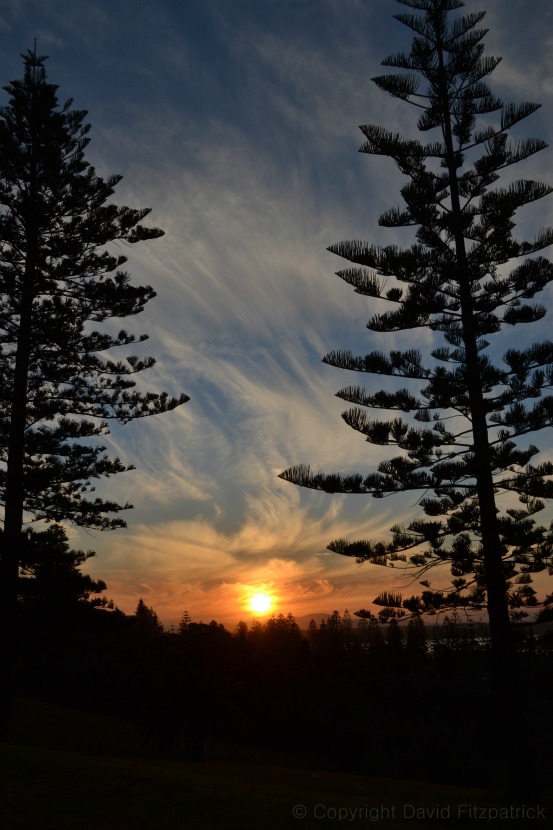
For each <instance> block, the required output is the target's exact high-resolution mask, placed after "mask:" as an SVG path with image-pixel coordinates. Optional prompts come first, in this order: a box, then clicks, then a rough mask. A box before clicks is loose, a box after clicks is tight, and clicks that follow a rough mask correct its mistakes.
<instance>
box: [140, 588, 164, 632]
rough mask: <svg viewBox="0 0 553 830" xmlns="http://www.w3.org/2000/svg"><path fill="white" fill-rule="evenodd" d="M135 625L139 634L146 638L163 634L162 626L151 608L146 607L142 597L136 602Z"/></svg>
mask: <svg viewBox="0 0 553 830" xmlns="http://www.w3.org/2000/svg"><path fill="white" fill-rule="evenodd" d="M134 616H135V617H136V625H137V627H138V630H139V632H140V634H141V635H142V636H144V637H146V638H151V637H157V636H159V635H160V634H163V625H162V624H161V622H160V621H159V617H158V615H157V614H156V612H155V611H154V609H153V608H151V607H149V606H148V605H146V603H145V602H144V600H143V599H142V597H141V598H140V599H139V600H138V604H137V606H136V611H135V612H134Z"/></svg>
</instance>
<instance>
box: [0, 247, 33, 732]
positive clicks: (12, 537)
mask: <svg viewBox="0 0 553 830" xmlns="http://www.w3.org/2000/svg"><path fill="white" fill-rule="evenodd" d="M29 241H30V244H29V248H28V251H27V260H26V264H25V275H24V282H23V287H22V296H21V310H20V316H19V334H18V339H17V350H16V357H15V368H14V379H13V394H12V401H11V415H10V432H9V438H8V461H7V471H6V504H5V511H4V536H3V547H2V552H1V556H0V666H1V667H2V674H3V681H2V683H1V684H0V690H1V691H0V740H3V741H5V740H7V739H8V737H9V728H10V721H11V708H12V694H13V688H14V678H13V668H14V657H15V654H16V648H17V640H18V634H19V626H18V620H17V587H18V578H19V550H20V546H21V532H22V528H23V502H24V478H23V470H24V461H25V428H26V423H27V386H28V375H29V366H30V354H31V342H32V333H31V330H32V312H33V299H34V286H35V260H36V257H35V251H36V236H35V238H34V239H32V240H29Z"/></svg>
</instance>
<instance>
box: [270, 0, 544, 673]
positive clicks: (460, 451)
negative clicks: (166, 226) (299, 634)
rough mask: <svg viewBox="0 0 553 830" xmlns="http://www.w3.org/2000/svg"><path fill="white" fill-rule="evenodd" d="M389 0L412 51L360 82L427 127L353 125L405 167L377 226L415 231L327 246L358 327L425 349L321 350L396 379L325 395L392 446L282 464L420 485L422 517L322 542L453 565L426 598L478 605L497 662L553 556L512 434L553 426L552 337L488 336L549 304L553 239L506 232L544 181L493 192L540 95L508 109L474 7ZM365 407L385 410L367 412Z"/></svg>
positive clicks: (344, 482)
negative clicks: (365, 304) (506, 341)
mask: <svg viewBox="0 0 553 830" xmlns="http://www.w3.org/2000/svg"><path fill="white" fill-rule="evenodd" d="M397 2H399V3H400V4H401V5H403V6H407V7H408V8H409V9H411V10H414V11H418V12H422V14H415V13H402V14H398V15H396V16H395V17H396V19H397V20H399V21H400V22H401V23H403V24H405V25H406V26H407V27H409V28H410V29H412V30H413V31H414V32H415V37H414V38H413V41H412V46H411V51H410V52H409V53H403V52H399V53H397V54H393V55H391V56H390V57H388V58H386V60H385V61H384V62H383V65H384V66H386V67H390V68H392V69H394V70H401V71H400V72H399V73H393V74H386V75H383V76H380V77H377V78H374V79H373V80H374V81H375V83H376V84H377V86H378V87H379V88H380V89H381V90H383V91H385V92H387V93H389V94H390V95H392V96H393V97H395V98H398V99H399V100H401V101H403V102H409V103H411V104H414V105H415V106H416V107H417V111H418V112H419V113H420V117H419V119H418V123H417V127H418V129H419V130H420V131H421V132H422V133H425V134H426V133H429V134H431V139H430V140H428V141H427V142H423V141H422V140H418V139H411V138H403V137H401V136H400V135H399V134H398V133H397V132H395V133H394V132H392V131H390V130H387V129H384V128H383V127H381V126H375V125H368V126H364V127H362V128H361V129H362V132H363V133H364V136H365V139H366V141H365V143H364V144H363V146H362V147H361V152H364V153H369V154H372V155H376V156H385V157H388V158H391V159H393V160H394V162H395V163H396V165H397V167H398V168H399V170H400V171H401V172H402V173H403V174H405V176H406V177H407V179H408V181H407V183H406V184H405V186H404V187H403V188H402V190H401V195H402V197H403V201H404V204H403V205H402V206H401V207H398V208H392V209H390V210H388V211H387V212H386V213H384V214H383V215H382V216H381V218H380V225H382V226H384V227H387V228H403V227H407V228H416V241H415V242H414V244H412V245H411V246H410V247H407V248H400V247H398V246H396V245H389V246H387V247H378V246H376V245H371V244H368V243H365V242H359V241H353V242H341V243H339V244H336V245H333V246H331V247H330V248H329V250H330V251H332V252H334V253H336V254H337V255H339V256H341V257H343V258H345V259H346V260H348V261H349V262H350V263H352V264H353V266H352V267H348V268H347V269H345V270H342V271H339V272H338V276H339V277H341V278H342V279H343V280H345V282H347V283H349V284H350V285H352V286H353V287H354V289H355V291H356V292H357V293H358V294H360V295H364V296H367V297H370V298H371V302H372V303H374V304H375V305H379V304H380V303H383V304H384V306H383V310H378V311H377V312H376V313H375V314H374V316H373V317H372V318H371V319H370V320H369V322H368V324H367V327H368V329H369V330H370V331H371V332H374V333H375V335H378V334H380V333H386V332H407V333H408V334H409V335H410V337H411V339H412V338H413V335H411V334H410V333H411V332H414V333H416V332H417V330H422V331H425V332H427V333H431V334H432V337H433V338H434V342H435V347H434V348H433V349H432V351H430V354H429V355H427V356H425V355H424V354H423V353H421V351H420V350H418V349H416V348H414V347H413V345H412V344H411V345H410V346H409V347H408V348H406V349H404V350H403V351H400V350H394V351H390V352H389V353H385V352H382V351H377V350H374V351H371V352H369V353H368V354H367V355H365V356H354V355H353V354H352V353H350V352H348V351H343V350H342V351H341V350H337V351H333V352H331V353H330V354H328V355H326V357H325V358H324V362H326V363H328V364H330V365H332V366H337V367H340V368H343V369H348V370H352V371H357V372H366V373H368V374H370V375H373V376H374V377H375V378H378V377H385V378H391V379H394V378H402V379H406V380H407V383H408V385H407V386H405V387H403V388H399V389H397V388H396V390H395V391H393V390H392V391H390V386H389V385H388V386H387V388H382V389H380V390H379V389H378V388H375V386H374V381H373V387H372V389H370V390H366V389H363V388H362V387H360V386H359V385H350V386H348V387H346V388H345V389H343V390H341V391H340V392H338V393H337V394H338V397H340V398H342V399H344V400H346V401H348V402H350V403H351V404H353V408H350V409H348V410H347V411H346V412H344V413H343V418H344V420H345V421H346V423H347V424H348V425H349V426H351V427H352V428H353V429H355V430H357V431H359V432H360V433H361V434H362V435H364V436H365V438H366V440H367V441H368V442H369V443H371V444H375V445H382V446H388V445H391V446H395V447H398V448H399V449H400V450H401V454H400V455H398V456H396V457H393V458H387V459H386V460H383V461H382V462H381V463H380V464H379V466H378V468H377V471H376V472H373V473H370V474H369V475H364V474H352V475H339V474H324V473H314V472H313V471H312V470H311V469H310V468H309V467H308V466H303V465H300V466H296V467H293V468H291V469H289V470H286V471H285V472H284V473H282V474H281V477H282V478H284V479H285V480H288V481H291V482H293V483H295V484H299V485H301V486H305V487H312V488H315V489H318V490H324V491H327V492H330V493H335V492H337V493H366V494H370V495H372V496H374V497H376V498H381V497H383V496H385V495H388V494H393V493H401V492H418V493H420V494H421V497H420V502H419V503H420V505H421V507H422V509H423V510H424V513H425V514H426V516H425V517H423V518H420V519H417V520H415V521H412V522H410V523H409V524H408V525H407V527H404V526H402V525H400V524H398V525H396V526H394V527H393V528H392V538H391V539H390V540H384V541H374V540H362V541H358V542H349V541H347V540H345V539H338V540H336V541H334V542H332V543H331V544H330V545H329V548H330V549H331V550H332V551H335V552H336V553H339V554H343V555H346V556H353V557H355V558H356V559H357V561H359V562H370V563H373V564H378V565H394V564H395V563H398V562H400V563H405V564H404V566H405V567H407V568H408V569H411V570H412V571H414V573H415V574H416V575H417V574H418V575H419V577H420V576H422V575H425V577H426V575H427V572H428V571H429V569H430V568H432V567H433V566H434V565H441V564H444V563H448V565H449V567H450V569H451V574H452V577H453V580H452V582H451V585H450V586H449V587H448V588H447V589H445V590H440V591H434V590H433V589H431V588H430V583H429V582H428V581H425V582H424V583H423V585H424V587H425V588H427V589H428V591H427V592H426V594H425V596H426V601H427V602H428V603H429V604H430V607H431V608H432V609H433V610H435V608H436V607H438V606H444V605H445V606H447V605H452V606H455V605H466V606H473V607H477V608H478V607H479V608H487V610H488V615H489V621H490V633H491V640H492V648H493V652H494V654H495V656H496V657H497V658H498V660H499V662H504V661H507V662H508V661H509V658H510V655H511V653H512V636H511V629H510V617H509V609H510V608H513V607H515V608H516V607H524V606H530V607H532V606H534V605H536V604H537V600H536V597H535V595H534V593H533V589H532V588H531V587H530V585H529V582H530V581H531V574H532V573H534V572H537V571H542V570H545V569H546V568H550V569H551V566H552V564H553V561H552V557H551V550H552V543H553V535H552V532H551V529H550V528H546V527H544V526H541V525H539V524H538V523H537V522H536V520H535V518H534V516H535V514H537V513H538V512H539V511H540V510H542V509H543V507H544V504H545V500H546V499H548V498H550V497H551V496H552V495H553V482H552V481H551V480H550V476H551V475H552V474H553V464H552V463H551V462H550V461H548V460H541V461H537V462H536V461H535V460H534V459H535V456H536V455H537V453H538V449H537V447H536V446H535V445H534V444H532V443H530V444H526V443H525V439H526V436H527V435H529V434H531V433H534V432H537V431H539V430H542V429H544V428H546V427H549V426H551V425H552V423H553V421H552V419H553V397H552V396H551V395H549V394H547V393H548V390H550V389H551V386H552V383H553V342H551V341H549V340H546V341H544V342H540V343H537V344H535V345H531V346H528V347H524V348H515V347H511V348H508V349H507V351H506V352H505V353H504V354H503V357H502V360H500V359H499V357H498V353H497V347H496V351H495V352H494V351H493V348H492V347H493V341H494V335H497V334H498V333H499V332H501V331H502V330H504V329H505V328H508V329H510V328H511V327H514V326H516V325H519V324H522V323H532V322H534V321H537V320H540V319H541V318H542V317H543V316H544V314H545V311H546V309H545V307H544V306H543V305H540V304H534V303H533V302H532V298H533V297H534V296H535V295H536V294H537V293H539V292H540V291H542V290H543V289H544V288H545V287H546V286H547V285H548V284H549V283H550V282H551V281H552V279H553V264H552V263H551V262H549V261H548V260H546V259H545V258H544V257H543V256H541V255H539V252H540V251H541V250H542V249H545V248H546V247H547V246H549V245H551V244H552V243H553V231H552V230H551V229H543V230H540V231H539V232H538V233H537V234H536V236H535V238H534V239H533V240H530V241H519V240H517V239H515V237H514V236H513V230H514V227H515V222H514V217H515V213H516V211H517V210H518V209H519V208H521V207H523V206H524V205H527V204H530V203H531V202H534V201H536V200H539V199H541V198H542V197H545V196H547V195H548V194H550V193H551V192H552V189H553V188H551V186H549V185H546V184H542V183H540V182H536V181H528V180H524V179H521V180H516V181H510V182H509V183H508V184H507V185H506V186H505V187H499V186H496V182H497V180H498V179H499V177H500V176H501V175H502V173H503V171H504V170H505V169H506V168H509V167H511V166H512V165H515V164H518V163H519V162H522V161H523V160H524V159H527V158H528V157H529V156H532V155H533V154H534V153H537V152H538V151H540V150H542V149H544V148H545V146H546V145H545V143H544V142H543V141H542V140H540V139H535V138H523V139H520V138H516V139H512V138H510V137H509V133H510V131H511V128H513V127H515V125H517V124H518V123H519V122H521V121H522V120H523V119H525V118H526V117H528V116H530V115H531V114H532V113H534V112H535V111H536V110H537V109H538V107H539V105H538V104H536V103H524V104H520V105H516V104H504V103H503V102H502V101H501V100H499V98H497V97H496V96H494V95H493V94H492V93H491V91H490V89H489V87H488V84H487V82H486V79H487V76H488V75H490V73H492V72H493V70H494V68H495V67H496V66H497V64H498V63H499V58H493V57H485V56H484V53H483V48H484V47H483V44H482V40H483V37H484V35H485V32H486V30H484V29H481V28H479V24H480V23H481V21H482V19H483V17H484V12H480V13H471V14H468V15H466V16H462V17H453V15H452V12H455V11H457V10H458V9H460V8H461V7H462V6H463V5H464V4H463V3H462V2H460V0H397ZM493 114H495V115H493ZM494 119H495V121H494ZM480 122H481V123H480ZM513 261H514V262H515V265H514V267H513ZM444 341H445V342H444ZM367 410H369V411H370V410H386V411H388V412H389V413H390V415H389V416H388V417H386V418H384V419H382V420H379V419H376V418H373V417H371V415H370V414H369V413H368V412H367ZM398 413H406V414H407V415H406V417H400V415H399V414H398ZM519 439H520V440H519ZM517 497H518V499H519V502H520V507H517V506H516V498H517ZM549 599H550V598H549ZM410 602H411V605H412V606H416V604H417V602H418V603H419V607H418V608H416V609H415V608H414V607H413V608H412V610H424V606H425V601H424V598H423V599H421V598H412V600H411V601H410Z"/></svg>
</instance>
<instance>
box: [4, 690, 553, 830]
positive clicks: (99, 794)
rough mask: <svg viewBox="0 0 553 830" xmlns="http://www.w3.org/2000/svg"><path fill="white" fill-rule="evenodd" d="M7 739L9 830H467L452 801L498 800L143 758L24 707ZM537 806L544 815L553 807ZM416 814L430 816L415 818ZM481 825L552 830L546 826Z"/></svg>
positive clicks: (119, 729) (277, 769)
mask: <svg viewBox="0 0 553 830" xmlns="http://www.w3.org/2000/svg"><path fill="white" fill-rule="evenodd" d="M14 737H15V741H14V743H13V744H12V745H9V746H3V747H1V748H0V827H2V828H6V830H22V829H23V828H25V829H26V828H29V830H30V829H31V828H32V830H81V828H82V830H89V828H90V830H92V828H95V830H96V828H98V827H100V828H102V830H184V829H185V828H186V830H210V829H211V828H214V829H215V828H217V830H218V829H219V828H221V830H233V828H240V829H241V830H287V828H295V830H300V828H305V829H306V830H307V828H309V829H310V830H311V828H317V830H320V828H324V827H335V828H336V827H343V826H349V827H381V828H385V830H400V828H404V827H406V826H409V827H413V828H425V827H436V828H438V827H444V826H445V827H449V826H450V827H452V828H465V827H466V828H474V826H475V818H474V815H473V816H472V818H471V817H470V815H468V814H464V819H465V820H462V821H460V820H459V813H458V805H460V804H474V805H480V806H486V805H490V804H493V803H496V802H495V801H494V799H493V798H491V797H490V796H489V795H487V794H486V793H483V792H482V791H478V790H470V789H461V788H455V787H449V786H439V785H434V784H420V783H416V782H406V781H396V780H392V779H378V778H366V777H363V776H355V775H347V774H339V773H332V772H325V771H321V770H315V769H311V770H310V769H297V768H294V767H293V759H290V764H286V765H283V764H282V763H281V764H279V765H278V766H276V765H275V764H271V763H266V762H265V763H263V764H261V765H254V764H252V763H242V762H240V763H238V762H234V763H221V762H217V763H216V762H204V763H197V764H193V763H187V762H171V761H158V760H148V759H144V758H141V757H140V755H139V750H138V747H137V745H136V739H135V737H134V733H133V730H132V727H131V726H130V725H128V724H126V723H125V722H124V721H119V720H116V719H112V718H104V717H100V716H97V715H88V714H83V713H79V712H73V711H70V710H65V709H58V708H57V707H49V706H45V705H43V704H40V705H39V704H35V703H31V702H29V701H26V702H21V703H20V704H19V706H18V708H17V710H16V727H15V736H14ZM266 760H267V759H266ZM269 760H270V759H269ZM295 805H304V806H305V808H306V812H307V815H306V817H305V818H301V819H300V818H294V815H293V808H294V806H295ZM317 805H319V806H317ZM436 806H437V807H438V808H439V809H440V810H445V811H447V810H448V809H449V816H448V815H447V813H445V814H444V815H443V817H442V820H440V819H439V818H438V817H437V816H436V814H435V813H431V812H430V811H432V810H433V809H435V808H436ZM543 806H544V809H545V811H546V815H547V816H548V818H550V817H552V816H553V804H552V802H551V800H550V799H548V800H546V801H544V802H543ZM339 808H342V809H344V810H356V809H357V810H360V811H361V812H357V813H355V814H353V816H352V814H351V813H350V814H348V815H346V814H345V813H344V814H342V818H341V820H339V814H338V813H336V812H333V811H336V810H338V809H339ZM371 810H373V812H370V811H371ZM379 810H383V812H381V813H379V812H378V811H379ZM415 810H421V811H426V812H420V813H418V815H419V818H418V819H417V818H416V816H417V813H415ZM423 816H424V817H423ZM407 819H410V820H408V821H407ZM479 823H480V822H479V821H476V824H479ZM485 823H486V825H487V826H488V827H489V826H492V827H494V826H495V827H502V826H509V827H532V826H537V827H547V826H551V825H550V821H548V820H545V821H539V822H535V821H530V822H528V821H527V820H526V821H521V822H518V821H511V820H508V821H506V822H503V821H501V820H498V821H491V822H489V821H485Z"/></svg>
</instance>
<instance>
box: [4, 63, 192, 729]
mask: <svg viewBox="0 0 553 830" xmlns="http://www.w3.org/2000/svg"><path fill="white" fill-rule="evenodd" d="M44 61H45V58H44V57H39V56H37V54H36V50H34V51H32V52H31V51H29V52H28V53H27V55H26V56H24V75H23V78H22V79H21V80H17V81H13V82H12V83H11V84H9V85H8V86H7V87H5V89H6V91H7V92H8V95H9V96H10V97H9V103H8V105H7V106H5V107H2V108H1V109H0V298H1V305H0V369H1V371H0V498H1V500H2V501H3V503H4V522H5V524H4V533H3V537H2V550H1V558H0V623H1V625H0V631H1V641H0V645H1V649H0V665H1V666H2V668H3V669H5V670H6V672H7V670H8V669H9V654H10V649H11V648H12V646H13V637H14V618H15V602H16V595H17V577H18V552H19V548H20V540H21V531H22V524H23V520H24V516H31V517H35V518H39V519H42V518H44V519H48V520H56V521H65V520H69V521H73V522H75V523H76V524H78V525H81V526H85V527H91V528H98V529H111V528H117V527H122V526H124V525H125V523H124V521H123V520H122V519H121V518H120V517H119V516H117V514H118V513H119V512H120V511H121V510H123V509H126V508H128V507H130V506H131V505H128V504H127V505H120V504H117V503H115V502H112V501H108V500H105V499H100V498H97V497H92V498H87V494H88V493H90V492H92V491H93V490H94V487H93V486H92V484H91V482H92V481H93V480H94V479H98V478H100V477H105V476H111V475H114V474H116V473H120V472H123V471H124V470H126V469H130V468H128V467H125V466H124V465H123V464H122V463H121V461H120V460H119V459H118V458H109V457H108V456H107V455H106V453H105V448H104V447H103V446H102V445H101V444H100V443H97V442H92V443H87V441H86V439H89V438H96V437H97V436H101V435H104V434H106V433H107V432H109V429H108V421H109V420H110V419H116V420H117V421H119V422H121V423H126V422H128V421H131V420H133V419H135V418H141V417H144V416H147V415H152V414H157V413H161V412H166V411H168V410H171V409H174V408H175V407H176V406H178V405H179V404H182V403H184V402H185V401H187V400H188V398H187V396H186V395H181V396H180V397H177V398H171V397H169V396H168V395H167V394H166V393H161V394H157V393H156V394H154V393H146V394H144V393H140V392H137V391H136V390H135V389H134V387H135V381H134V380H133V375H135V374H136V373H138V372H141V371H143V370H145V369H148V368H150V367H151V366H153V365H154V363H155V361H154V359H153V358H151V357H146V358H142V359H141V358H139V357H136V356H133V355H130V356H126V357H125V358H123V359H121V360H117V359H115V358H114V357H113V353H112V350H114V349H116V348H117V347H123V348H124V347H127V346H131V345H132V344H134V343H136V342H142V341H143V340H145V339H147V337H146V336H145V335H142V336H139V337H135V336H134V335H132V334H129V333H127V332H126V331H124V330H121V331H119V333H115V332H116V328H115V327H114V325H113V324H112V325H110V326H106V327H103V328H102V330H98V329H97V325H98V324H103V323H105V322H109V321H111V320H117V318H121V317H128V316H132V315H135V314H138V313H139V312H141V311H142V310H143V308H144V306H145V304H146V303H147V302H148V301H149V300H151V299H152V298H153V297H154V296H155V292H154V291H153V290H152V288H151V287H150V286H133V285H132V284H131V283H130V280H129V275H128V274H127V273H126V271H124V270H123V269H122V266H123V265H124V264H125V262H126V257H125V256H123V255H121V254H118V253H117V254H115V255H114V254H113V253H111V252H110V251H109V250H108V249H107V248H106V246H108V245H109V244H110V243H118V247H120V246H121V244H122V243H130V244H133V243H135V242H142V241H146V240H150V239H156V238H158V237H160V236H162V235H163V231H161V230H159V229H158V228H148V227H145V226H143V225H142V224H140V223H141V221H142V220H143V219H144V218H145V217H146V216H147V214H148V213H149V210H147V209H145V210H134V209H131V208H128V207H118V206H116V205H115V204H113V203H112V202H111V201H110V199H111V196H112V194H113V192H114V188H115V186H116V185H117V183H118V182H119V181H120V179H121V177H120V176H111V177H110V178H108V179H106V180H104V179H102V178H101V177H99V176H97V175H96V172H95V170H94V168H93V167H92V166H91V165H90V164H89V163H88V162H87V161H86V160H85V157H84V150H85V148H86V146H87V144H88V141H89V139H88V137H87V136H88V132H89V129H90V126H89V125H88V124H85V123H84V118H85V116H86V112H85V111H76V110H72V109H71V104H72V101H71V100H69V101H67V102H66V103H65V104H63V106H59V104H58V100H57V96H56V89H57V87H56V86H54V85H53V84H51V83H49V82H48V81H47V76H46V71H45V68H44ZM114 250H115V251H117V248H116V247H114ZM113 514H115V516H114V515H113ZM2 688H3V689H4V693H5V694H6V689H8V688H9V684H7V683H3V684H2ZM7 705H8V704H7V702H6V701H4V705H3V706H2V715H3V716H4V717H3V721H4V722H6V721H7Z"/></svg>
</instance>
